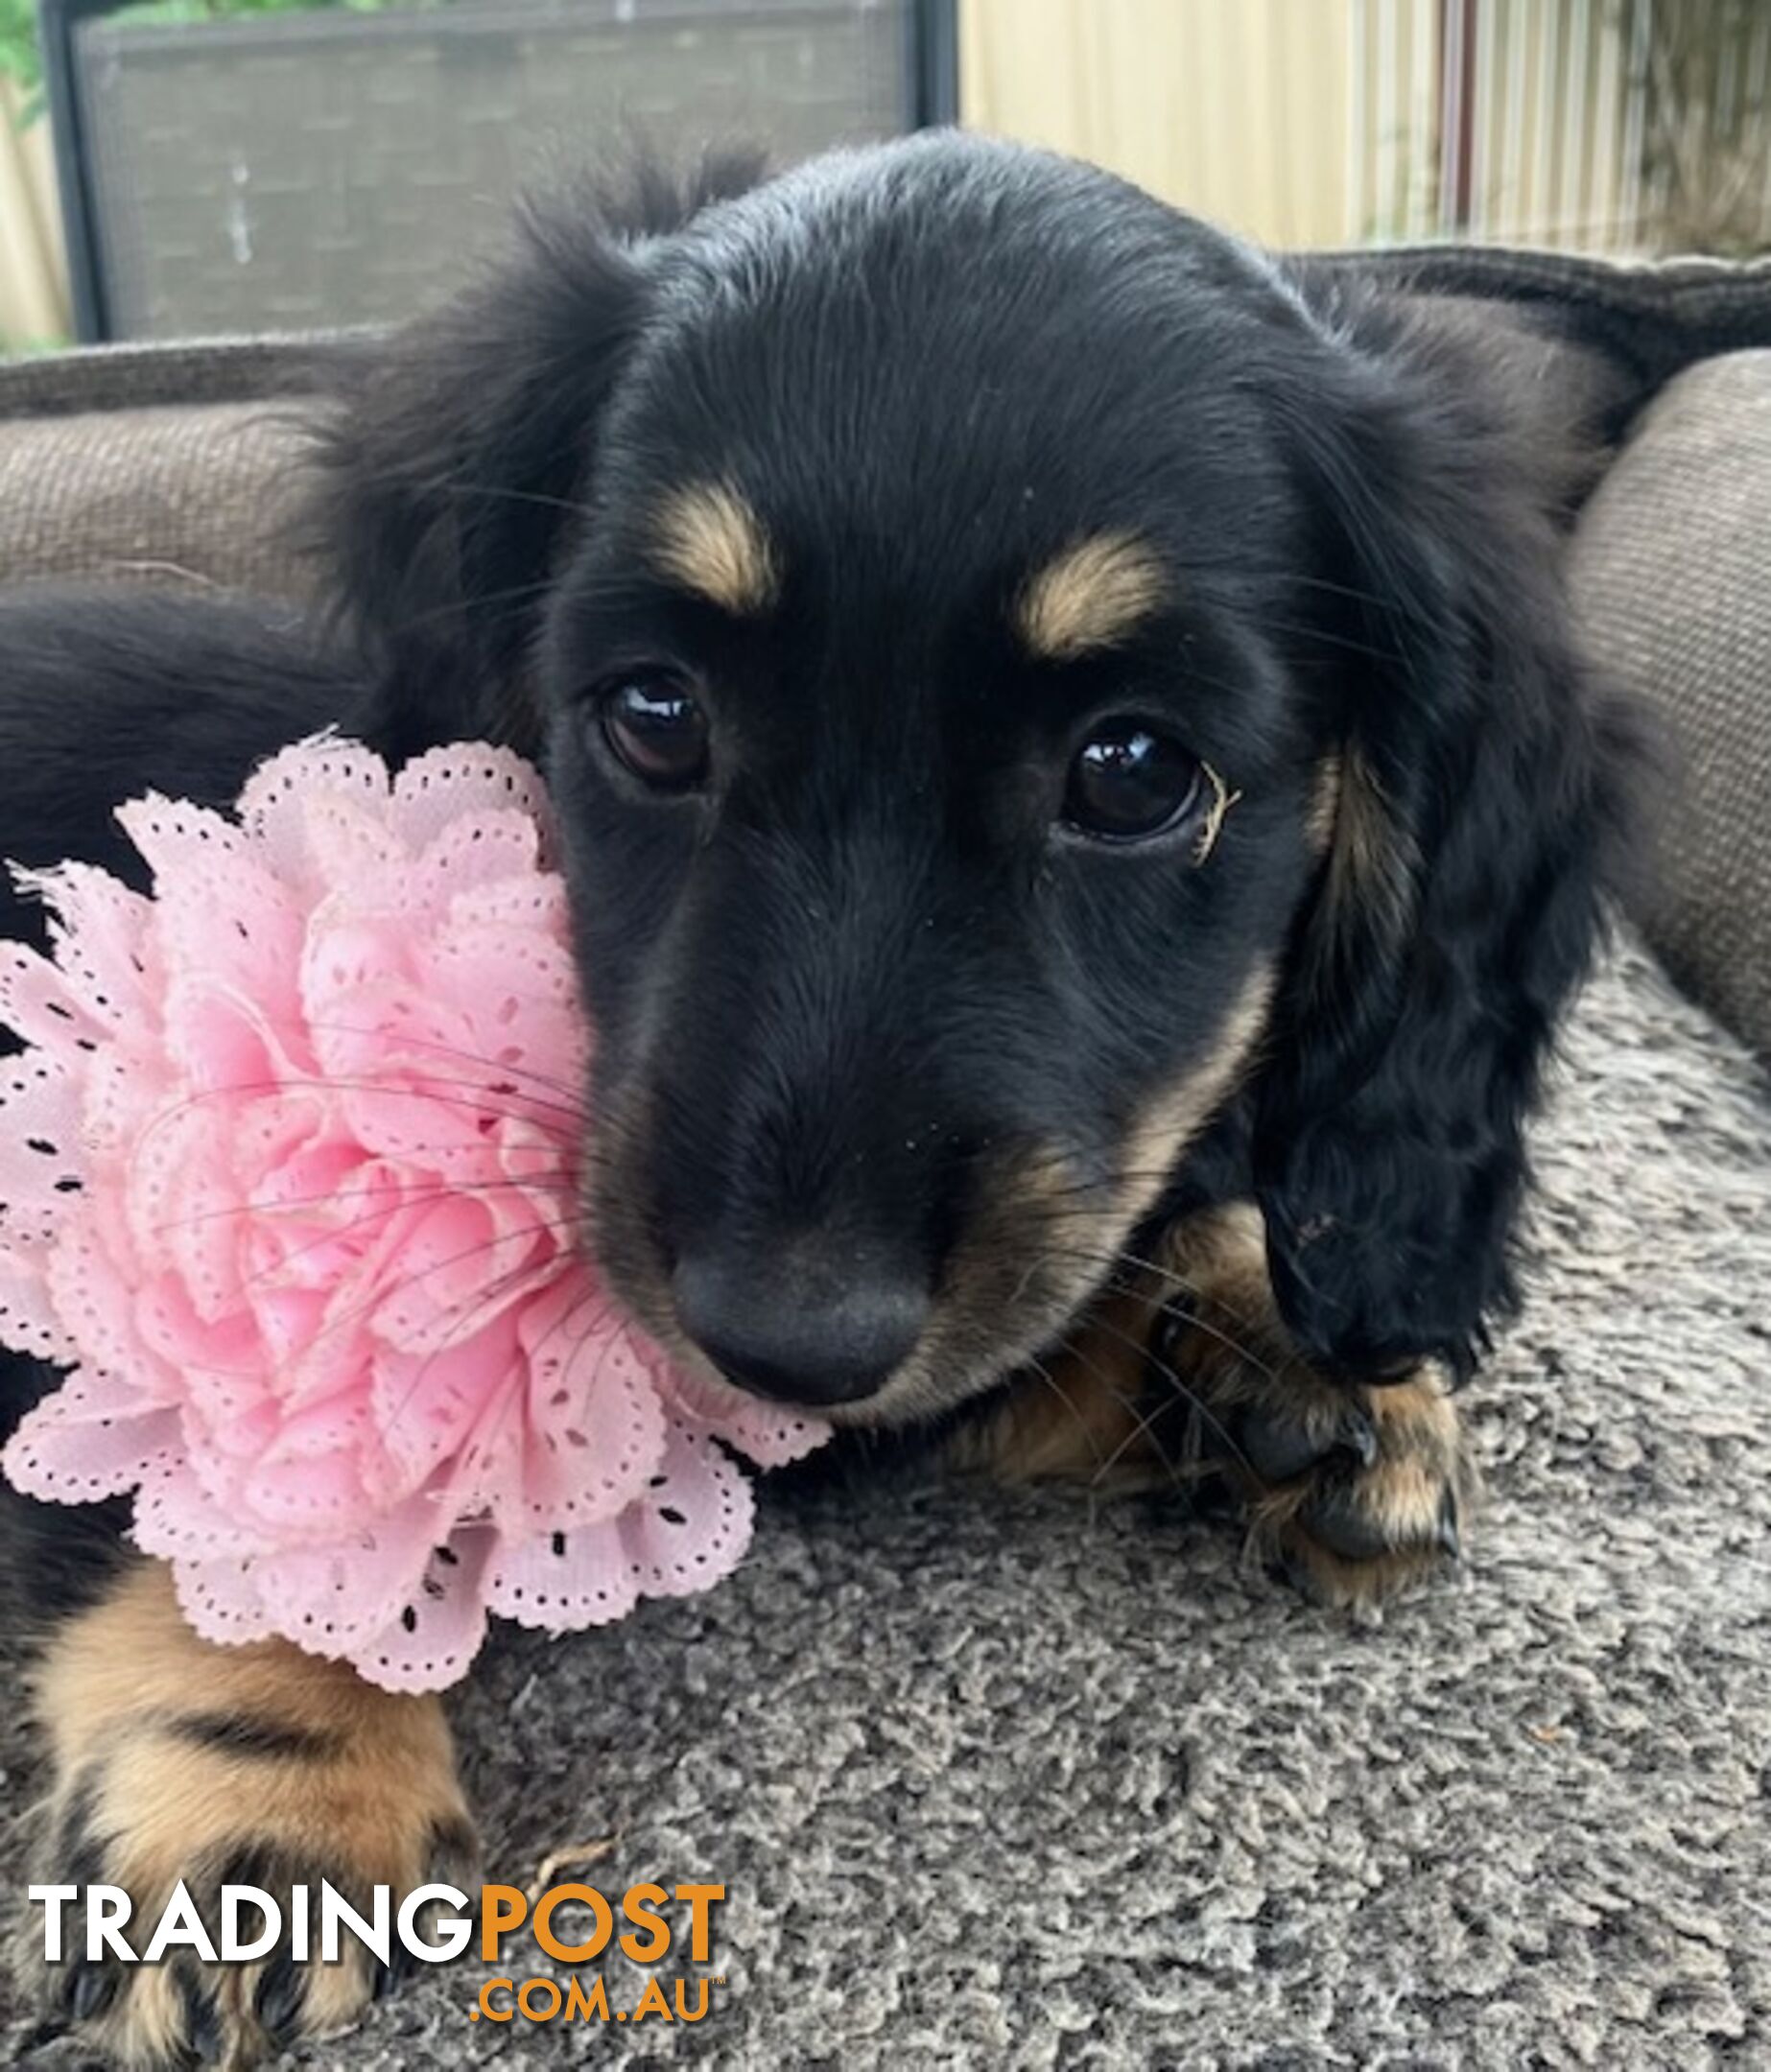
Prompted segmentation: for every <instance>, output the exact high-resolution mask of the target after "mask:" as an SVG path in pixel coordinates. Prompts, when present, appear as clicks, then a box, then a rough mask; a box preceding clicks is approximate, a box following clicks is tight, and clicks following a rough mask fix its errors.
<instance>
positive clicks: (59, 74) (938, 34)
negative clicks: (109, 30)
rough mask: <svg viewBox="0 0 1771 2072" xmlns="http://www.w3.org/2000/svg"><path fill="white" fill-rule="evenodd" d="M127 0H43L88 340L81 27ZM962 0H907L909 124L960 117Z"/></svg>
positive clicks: (91, 301) (88, 157) (96, 285)
mask: <svg viewBox="0 0 1771 2072" xmlns="http://www.w3.org/2000/svg"><path fill="white" fill-rule="evenodd" d="M129 4H130V0H38V7H37V36H38V40H39V43H40V46H41V50H42V58H43V88H44V97H45V100H46V102H47V105H48V108H49V124H50V145H51V149H52V151H53V153H54V157H55V166H56V188H57V192H58V195H59V201H60V214H61V234H62V242H63V244H64V245H65V247H66V250H67V269H68V294H69V301H70V303H71V306H72V315H73V318H74V336H75V338H76V339H78V340H79V341H80V342H81V343H82V344H83V345H101V344H108V343H111V342H113V341H114V338H115V334H114V331H113V329H112V321H111V309H110V295H109V281H110V270H109V263H108V255H107V254H106V250H105V227H104V223H103V220H102V218H101V216H100V213H99V208H98V199H97V196H96V194H95V193H94V190H93V181H92V153H91V150H90V148H89V144H88V140H87V137H86V117H85V106H84V101H83V96H82V94H81V90H80V61H79V50H78V38H79V35H80V30H81V26H82V24H83V23H84V22H88V21H91V20H94V19H96V18H97V17H98V16H100V15H103V14H115V13H118V12H121V11H122V10H123V9H124V8H125V7H127V6H128V5H129ZM958 12H959V0H909V6H908V7H907V8H906V10H905V25H906V26H905V33H906V35H907V36H908V38H909V50H908V52H907V53H906V58H907V62H906V66H905V78H906V82H907V86H908V92H907V95H906V106H905V128H906V129H907V130H931V129H940V128H945V127H946V126H948V125H950V124H953V123H956V122H957V121H958V120H959V20H958Z"/></svg>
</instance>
